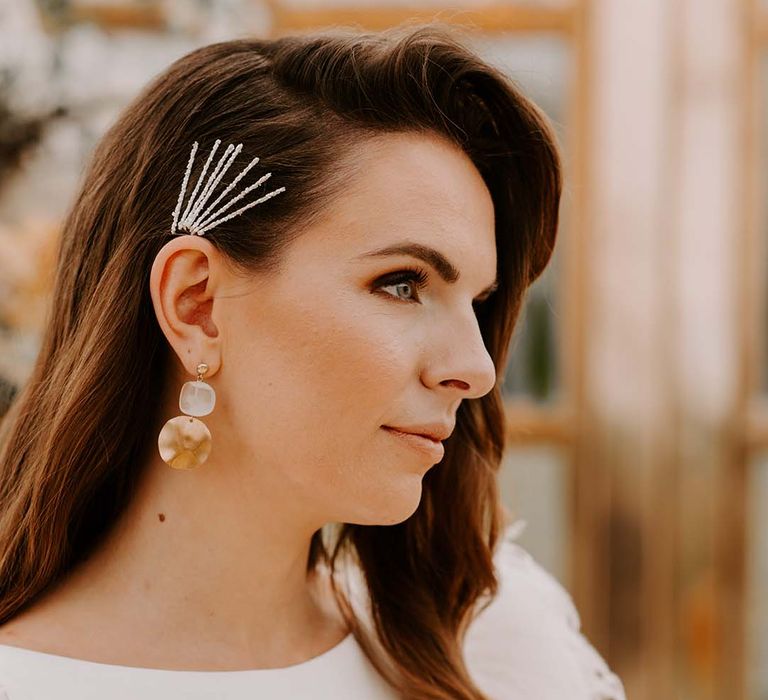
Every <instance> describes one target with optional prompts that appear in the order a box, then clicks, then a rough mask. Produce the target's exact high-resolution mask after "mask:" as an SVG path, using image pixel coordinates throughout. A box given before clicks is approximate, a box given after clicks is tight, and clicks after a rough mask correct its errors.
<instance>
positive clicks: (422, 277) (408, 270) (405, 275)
mask: <svg viewBox="0 0 768 700" xmlns="http://www.w3.org/2000/svg"><path fill="white" fill-rule="evenodd" d="M428 281H429V275H428V274H427V272H426V271H425V270H423V269H422V268H420V267H404V268H403V269H401V270H397V271H396V272H393V273H391V274H389V275H386V276H385V277H383V278H381V281H379V282H378V283H377V284H376V289H381V288H382V287H393V286H396V285H398V284H403V283H405V282H411V283H413V285H414V289H415V290H416V291H417V292H418V291H420V290H422V289H424V287H426V286H427V282H428ZM387 296H389V297H392V298H393V299H394V300H395V301H403V302H405V303H418V302H419V297H418V294H417V296H416V297H411V298H409V299H404V298H402V297H398V296H395V295H394V294H389V293H388V294H387ZM485 302H486V299H478V300H476V301H473V302H472V306H474V307H475V309H478V308H479V307H481V306H482V305H483V304H484V303H485Z"/></svg>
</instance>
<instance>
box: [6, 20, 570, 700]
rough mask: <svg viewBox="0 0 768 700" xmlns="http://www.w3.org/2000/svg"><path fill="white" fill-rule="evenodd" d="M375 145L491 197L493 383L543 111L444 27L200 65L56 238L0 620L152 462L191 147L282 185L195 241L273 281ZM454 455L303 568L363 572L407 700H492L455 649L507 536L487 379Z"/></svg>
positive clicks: (260, 45)
mask: <svg viewBox="0 0 768 700" xmlns="http://www.w3.org/2000/svg"><path fill="white" fill-rule="evenodd" d="M384 132H417V133H421V132H424V133H427V132H429V133H437V134H439V135H442V136H443V137H445V138H446V139H448V140H449V141H451V142H452V143H454V144H457V145H458V146H459V147H460V148H462V149H463V150H464V151H465V152H466V153H467V155H468V156H469V158H470V159H471V160H472V162H473V163H474V165H475V166H476V167H477V169H478V171H479V172H480V174H481V175H482V177H483V179H484V181H485V183H486V185H487V187H488V190H489V192H490V194H491V196H492V199H493V203H494V210H495V219H496V245H497V251H498V256H497V257H498V270H497V272H498V277H499V289H498V291H497V292H496V294H494V295H493V296H492V297H491V298H490V299H489V300H488V301H487V302H486V303H485V304H483V305H482V306H479V307H478V308H477V317H478V322H479V325H480V329H481V332H482V336H483V339H484V342H485V344H486V347H487V348H488V351H489V353H490V355H491V357H492V358H493V360H494V362H495V365H496V367H497V378H498V377H501V376H503V369H504V367H505V364H506V360H507V354H508V348H509V343H510V339H511V336H512V332H513V329H514V326H515V323H516V321H517V318H518V315H519V312H520V309H521V305H522V303H523V299H524V296H525V292H526V290H527V288H528V287H529V285H530V284H531V283H532V282H533V281H534V280H535V279H536V278H537V277H538V276H539V275H540V274H541V272H542V271H543V269H544V268H545V266H546V265H547V263H548V261H549V260H550V257H551V255H552V251H553V246H554V243H555V238H556V231H557V225H558V210H559V201H560V195H561V162H560V155H559V150H558V146H557V143H556V137H555V134H554V132H553V129H552V127H551V125H550V123H549V121H548V119H547V118H546V116H545V115H544V114H543V112H542V111H541V110H540V109H539V108H538V107H537V106H536V105H535V104H533V103H532V102H531V101H530V100H529V99H528V98H526V97H525V96H524V95H523V94H522V92H521V91H520V90H519V89H518V88H517V87H516V85H515V84H514V82H513V81H512V80H511V79H510V78H509V77H507V76H506V75H505V74H504V73H503V72H501V71H500V70H499V69H497V68H495V67H493V66H491V65H489V64H488V63H487V62H486V61H484V60H483V59H481V58H480V57H479V56H478V55H477V54H476V53H475V52H473V51H472V50H470V49H469V48H468V47H467V44H466V42H464V41H462V36H461V34H460V30H459V29H457V28H456V27H453V26H451V25H448V24H444V23H443V22H432V23H428V24H420V25H415V26H414V25H410V26H408V25H400V26H398V27H394V28H392V29H390V30H387V31H382V32H371V33H361V32H359V31H357V30H353V29H348V28H334V29H332V30H327V31H324V32H316V33H311V34H305V35H299V36H283V37H280V38H275V39H260V38H253V39H238V40H233V41H225V42H220V43H216V44H212V45H208V46H205V47H202V48H199V49H197V50H194V51H192V52H191V53H189V54H187V55H185V56H184V57H182V58H180V59H179V60H177V61H175V62H174V63H173V64H172V65H171V66H170V67H169V68H168V69H167V70H166V71H164V72H163V73H162V74H160V75H159V76H158V77H156V78H155V79H154V80H153V81H152V82H151V83H150V84H149V85H148V86H147V87H146V89H145V90H144V91H143V92H142V93H141V94H140V95H139V96H138V97H137V98H136V99H135V100H134V101H133V102H132V103H131V104H130V105H129V106H128V107H127V108H126V109H125V110H124V111H123V112H122V114H121V115H120V117H119V118H118V119H117V121H116V122H115V124H114V125H113V126H112V127H111V128H110V129H109V130H108V131H107V133H106V134H105V135H104V137H103V138H102V140H101V141H100V143H99V144H98V146H97V147H96V149H95V151H94V153H93V155H92V157H91V159H90V162H89V164H88V167H87V169H86V172H85V174H84V177H83V181H82V185H81V189H80V191H79V194H78V196H77V197H76V199H75V201H74V204H73V206H72V208H71V210H70V212H69V213H68V215H67V217H66V220H65V222H64V226H63V233H62V238H61V242H60V249H59V259H58V267H57V272H56V278H55V283H54V289H53V296H52V302H51V307H50V313H49V317H48V320H47V325H46V328H45V331H44V336H43V341H42V347H41V350H40V352H39V356H38V358H37V362H36V364H35V366H34V368H33V372H32V376H31V378H30V379H29V381H28V383H27V384H26V385H25V386H24V387H22V389H21V391H20V392H19V393H18V395H17V396H16V399H15V401H14V402H13V404H12V405H11V408H10V410H9V411H8V413H7V415H6V417H5V419H4V421H3V423H2V424H0V623H2V622H5V621H7V620H9V619H10V618H11V617H13V616H14V615H15V614H16V613H18V612H19V611H21V610H22V609H23V608H24V607H25V606H27V605H28V604H30V603H31V602H32V601H33V600H34V599H35V598H36V597H37V596H39V595H40V594H41V593H42V592H43V591H44V590H45V589H46V588H48V587H49V586H51V585H52V584H53V583H54V582H56V581H57V580H59V579H61V578H62V577H63V576H64V574H65V573H66V572H67V571H68V570H70V569H71V568H72V567H73V566H74V565H75V564H76V563H78V562H79V561H81V560H82V559H84V558H85V557H86V556H87V555H88V553H89V552H90V551H92V549H93V548H94V547H95V546H96V544H97V543H98V542H99V541H100V540H101V538H102V537H103V536H104V535H105V534H106V533H107V531H108V530H109V529H110V528H111V527H112V526H113V525H114V523H115V522H116V521H117V519H118V518H119V516H120V515H121V512H122V511H123V509H124V507H125V506H126V504H127V503H128V501H129V499H130V498H131V496H132V494H133V492H134V488H135V485H136V482H137V478H138V474H137V473H136V471H137V470H136V465H137V464H140V463H141V462H142V456H143V455H145V454H146V451H147V450H148V449H151V448H152V447H153V446H154V445H155V441H156V437H157V436H156V435H155V434H154V433H153V426H154V425H155V424H156V422H157V420H158V411H159V405H158V396H159V395H160V394H161V391H160V390H159V387H162V386H163V385H164V383H165V381H166V378H167V368H168V366H169V365H168V360H169V356H170V354H171V351H170V347H169V345H168V343H167V341H166V339H165V338H164V336H163V334H162V331H161V329H160V327H159V325H158V323H157V319H156V317H155V315H154V312H153V307H152V303H151V298H150V293H149V274H150V269H151V266H152V262H153V260H154V258H155V256H156V254H157V253H158V251H159V250H160V249H161V248H162V246H163V245H164V244H165V243H166V242H167V241H168V240H169V236H170V223H171V221H170V212H172V211H173V209H174V205H175V202H176V198H177V196H178V187H179V164H183V163H185V162H186V161H187V158H188V156H189V148H190V144H191V143H192V141H194V140H198V141H200V142H201V143H206V144H210V143H212V142H213V141H214V139H216V138H222V139H223V140H224V141H225V143H226V142H232V143H237V142H242V143H243V144H244V146H245V148H244V153H246V154H254V153H257V154H259V156H260V157H261V159H262V160H263V161H264V162H266V163H268V164H269V167H270V169H273V170H274V175H273V176H272V179H271V181H270V185H272V186H274V187H278V186H285V188H286V190H285V191H284V192H283V193H282V194H281V195H280V196H279V197H276V198H274V199H272V200H270V201H268V202H264V203H262V204H260V205H259V206H257V207H254V208H252V209H250V210H249V211H248V212H246V213H244V214H243V215H242V216H239V217H236V218H234V219H232V220H231V221H228V222H225V223H223V224H221V225H220V226H218V227H216V228H215V229H213V230H212V231H211V232H210V234H207V238H208V239H209V240H210V241H211V242H212V243H213V245H215V246H216V248H217V249H218V250H219V251H220V252H221V253H222V254H223V255H224V256H225V258H226V259H228V260H229V261H231V262H232V264H233V265H235V266H237V267H238V268H239V269H242V270H243V271H245V272H248V271H257V270H258V271H270V270H276V269H278V267H279V264H280V260H281V252H282V251H284V250H285V249H286V248H287V247H288V246H289V245H290V243H291V241H292V240H293V239H295V238H296V237H297V236H299V235H300V232H301V229H302V228H303V227H304V226H306V225H307V224H308V223H311V222H312V221H313V220H314V219H315V217H318V216H319V215H320V214H321V213H322V212H323V209H324V208H325V207H328V206H331V205H332V202H333V200H334V198H335V197H336V196H337V195H338V194H339V193H340V191H341V189H342V187H343V185H344V184H345V181H346V179H347V178H348V177H349V176H350V172H349V170H348V168H349V166H348V165H345V164H346V163H347V162H348V161H350V162H351V161H352V160H353V158H351V157H348V156H353V155H354V150H355V148H356V146H357V145H359V144H360V143H361V141H362V140H364V139H366V138H368V137H370V136H375V135H377V134H381V133H384ZM243 165H244V163H240V162H236V163H235V164H234V166H235V167H234V172H238V171H239V170H240V169H241V168H242V167H243ZM342 166H343V167H342ZM445 446H446V453H445V457H444V458H443V460H442V462H441V463H440V467H439V468H437V469H432V470H430V471H429V472H427V474H426V475H425V477H424V480H423V495H422V500H421V503H420V504H419V506H418V508H417V510H416V511H415V512H414V514H413V515H412V516H411V517H409V518H408V519H407V520H405V521H404V522H402V523H399V524H396V525H389V526H362V525H357V524H343V525H341V526H340V528H338V531H337V532H336V534H335V536H333V537H330V538H329V537H328V536H327V535H328V530H327V529H326V528H322V529H321V530H318V531H317V532H316V533H315V534H314V535H313V539H312V543H311V547H310V557H309V560H308V562H307V570H308V572H310V571H312V570H314V569H315V568H316V567H318V566H319V565H321V564H326V565H328V566H330V567H331V568H332V569H333V567H334V566H335V565H336V564H337V559H338V558H339V557H343V556H344V555H345V554H349V555H350V556H352V555H354V557H355V558H356V561H357V563H358V564H359V566H360V567H361V571H362V574H363V578H364V581H365V584H366V589H367V591H368V593H369V594H370V600H371V610H372V621H373V623H374V632H375V633H374V634H368V633H366V631H365V630H364V629H363V628H362V627H361V626H360V625H359V624H358V623H357V621H356V620H354V619H350V624H351V625H352V629H353V632H354V634H355V636H356V638H357V639H358V641H359V642H360V644H361V646H362V647H363V649H364V651H365V653H366V654H367V655H368V656H369V657H370V658H371V660H372V661H373V663H374V665H375V666H376V667H377V668H378V669H379V671H380V672H381V673H382V674H383V675H385V677H386V678H387V679H388V680H389V681H390V682H391V683H392V685H393V687H395V688H396V690H397V691H398V692H399V693H400V694H401V695H402V696H403V697H407V698H409V699H414V698H416V699H427V698H430V699H440V700H482V699H483V698H484V695H483V694H482V692H481V691H480V690H479V689H478V688H477V687H476V685H475V683H474V682H473V680H472V679H471V678H470V675H469V673H468V671H467V668H466V667H465V664H464V660H463V658H462V640H463V638H464V633H465V631H466V627H467V625H468V623H469V622H470V621H471V619H472V618H473V615H474V614H475V613H476V612H477V608H478V604H479V603H480V602H482V601H483V600H485V599H486V598H487V597H489V596H493V595H494V594H495V593H496V592H497V587H498V582H497V580H496V578H495V575H494V569H493V562H492V557H493V553H494V551H495V548H496V545H497V543H498V540H499V537H500V533H501V530H502V528H503V526H504V520H505V517H506V516H505V510H504V508H503V506H502V504H501V499H500V497H499V491H498V485H497V473H498V469H499V465H500V463H501V459H502V453H503V451H504V446H505V417H504V406H503V403H502V399H501V394H500V388H499V384H498V381H497V385H496V387H494V389H493V390H492V391H491V392H490V393H489V394H487V395H485V396H483V397H481V398H479V399H476V400H469V401H464V402H462V404H461V406H460V409H459V411H458V415H457V423H456V429H455V431H454V433H453V435H452V436H451V437H450V438H449V439H448V440H447V441H446V445H445ZM336 593H337V595H341V598H340V600H342V601H343V595H342V594H340V591H339V590H338V589H336ZM345 609H346V610H347V612H349V609H348V608H345ZM510 634H514V631H513V630H510ZM377 649H378V651H377ZM382 659H384V661H382Z"/></svg>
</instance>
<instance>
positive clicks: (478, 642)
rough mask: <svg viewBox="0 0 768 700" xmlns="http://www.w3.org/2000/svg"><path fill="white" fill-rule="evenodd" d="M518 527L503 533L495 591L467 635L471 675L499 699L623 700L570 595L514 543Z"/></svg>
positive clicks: (466, 646) (621, 687) (495, 561)
mask: <svg viewBox="0 0 768 700" xmlns="http://www.w3.org/2000/svg"><path fill="white" fill-rule="evenodd" d="M519 522H521V521H519ZM518 527H519V525H518V523H515V524H514V525H513V526H510V527H509V528H508V529H507V530H506V532H505V533H504V536H503V537H502V541H501V543H500V544H499V547H498V549H497V550H496V553H495V556H494V564H495V567H496V571H497V575H498V578H499V591H498V594H497V595H496V597H495V598H493V599H492V600H491V602H490V603H489V604H488V605H487V607H486V608H484V609H483V610H481V611H480V613H479V614H478V615H477V617H476V618H475V620H474V621H473V622H472V624H471V625H470V627H469V629H468V632H467V637H466V639H465V647H464V651H465V658H466V661H467V666H468V669H469V672H470V674H471V675H472V676H473V678H474V679H475V681H476V682H477V684H478V685H479V686H480V688H481V690H483V691H485V692H486V693H487V694H488V695H489V696H490V697H492V698H494V700H508V699H510V700H511V699H512V698H529V697H535V698H538V699H539V700H555V699H560V698H564V697H567V698H573V700H577V699H578V700H581V699H583V700H587V699H588V700H626V698H625V694H624V688H623V686H622V683H621V681H620V679H619V678H618V676H616V675H615V674H614V673H613V672H612V671H611V670H610V669H609V667H608V666H607V664H606V663H605V661H604V659H603V658H602V657H601V656H600V654H599V653H598V652H597V651H596V650H595V649H594V647H593V646H592V645H591V644H590V643H589V641H588V640H587V639H586V637H585V636H584V635H583V634H582V632H581V620H580V618H579V614H578V612H577V610H576V607H575V606H574V603H573V600H572V598H571V596H570V594H569V593H568V592H567V591H566V590H565V588H563V586H562V585H561V584H560V583H559V582H558V581H557V579H555V578H554V576H552V575H551V574H550V573H549V572H548V571H547V570H546V569H544V568H543V567H542V566H541V565H540V564H539V563H538V562H537V561H536V560H535V559H534V558H533V557H532V556H531V554H530V553H528V552H527V551H526V550H525V549H524V548H523V547H522V546H521V545H519V544H518V543H516V542H514V538H515V537H516V532H515V530H516V529H518Z"/></svg>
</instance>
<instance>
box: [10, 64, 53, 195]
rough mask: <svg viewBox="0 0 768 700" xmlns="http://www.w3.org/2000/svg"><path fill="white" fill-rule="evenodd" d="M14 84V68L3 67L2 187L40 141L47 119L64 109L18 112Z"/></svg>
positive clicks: (48, 120) (49, 119)
mask: <svg viewBox="0 0 768 700" xmlns="http://www.w3.org/2000/svg"><path fill="white" fill-rule="evenodd" d="M13 84H14V73H13V71H12V70H11V69H10V68H7V67H0V187H2V184H3V181H4V180H5V178H7V177H8V175H9V174H10V173H11V172H12V171H13V170H15V169H16V168H17V167H18V166H19V163H20V162H21V158H22V155H23V154H24V152H25V151H26V150H28V149H29V148H31V147H32V146H34V145H36V144H37V143H38V142H39V141H40V140H41V138H42V134H43V131H44V130H45V127H46V125H47V124H48V122H50V121H51V120H52V119H54V118H56V117H59V116H61V115H62V114H63V110H62V109H61V108H57V109H54V110H53V111H49V112H47V113H42V114H35V115H24V114H21V113H18V112H17V111H15V110H14V109H13V107H12V100H11V90H12V87H13Z"/></svg>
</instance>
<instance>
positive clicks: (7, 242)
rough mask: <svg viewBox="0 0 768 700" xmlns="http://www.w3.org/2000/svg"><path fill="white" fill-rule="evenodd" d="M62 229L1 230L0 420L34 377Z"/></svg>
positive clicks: (35, 224) (41, 224) (46, 225)
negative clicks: (12, 400) (34, 367)
mask: <svg viewBox="0 0 768 700" xmlns="http://www.w3.org/2000/svg"><path fill="white" fill-rule="evenodd" d="M59 233H60V225H59V224H58V223H52V222H50V221H44V220H28V221H27V222H25V224H24V225H23V226H21V227H17V228H14V229H12V230H11V229H9V228H5V227H2V226H0V416H2V414H3V413H4V406H3V405H2V404H6V405H7V403H8V401H9V400H10V397H11V396H12V395H13V394H14V393H15V391H16V388H17V387H18V386H20V385H21V384H22V383H23V382H24V380H25V379H26V377H27V376H28V375H29V373H30V371H31V369H32V365H33V363H34V360H35V357H36V354H37V348H38V346H39V339H40V336H41V334H42V330H43V325H44V323H45V320H46V313H47V310H48V303H49V300H50V295H51V291H52V290H51V284H52V281H53V278H54V273H55V265H56V255H57V249H58V239H59Z"/></svg>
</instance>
